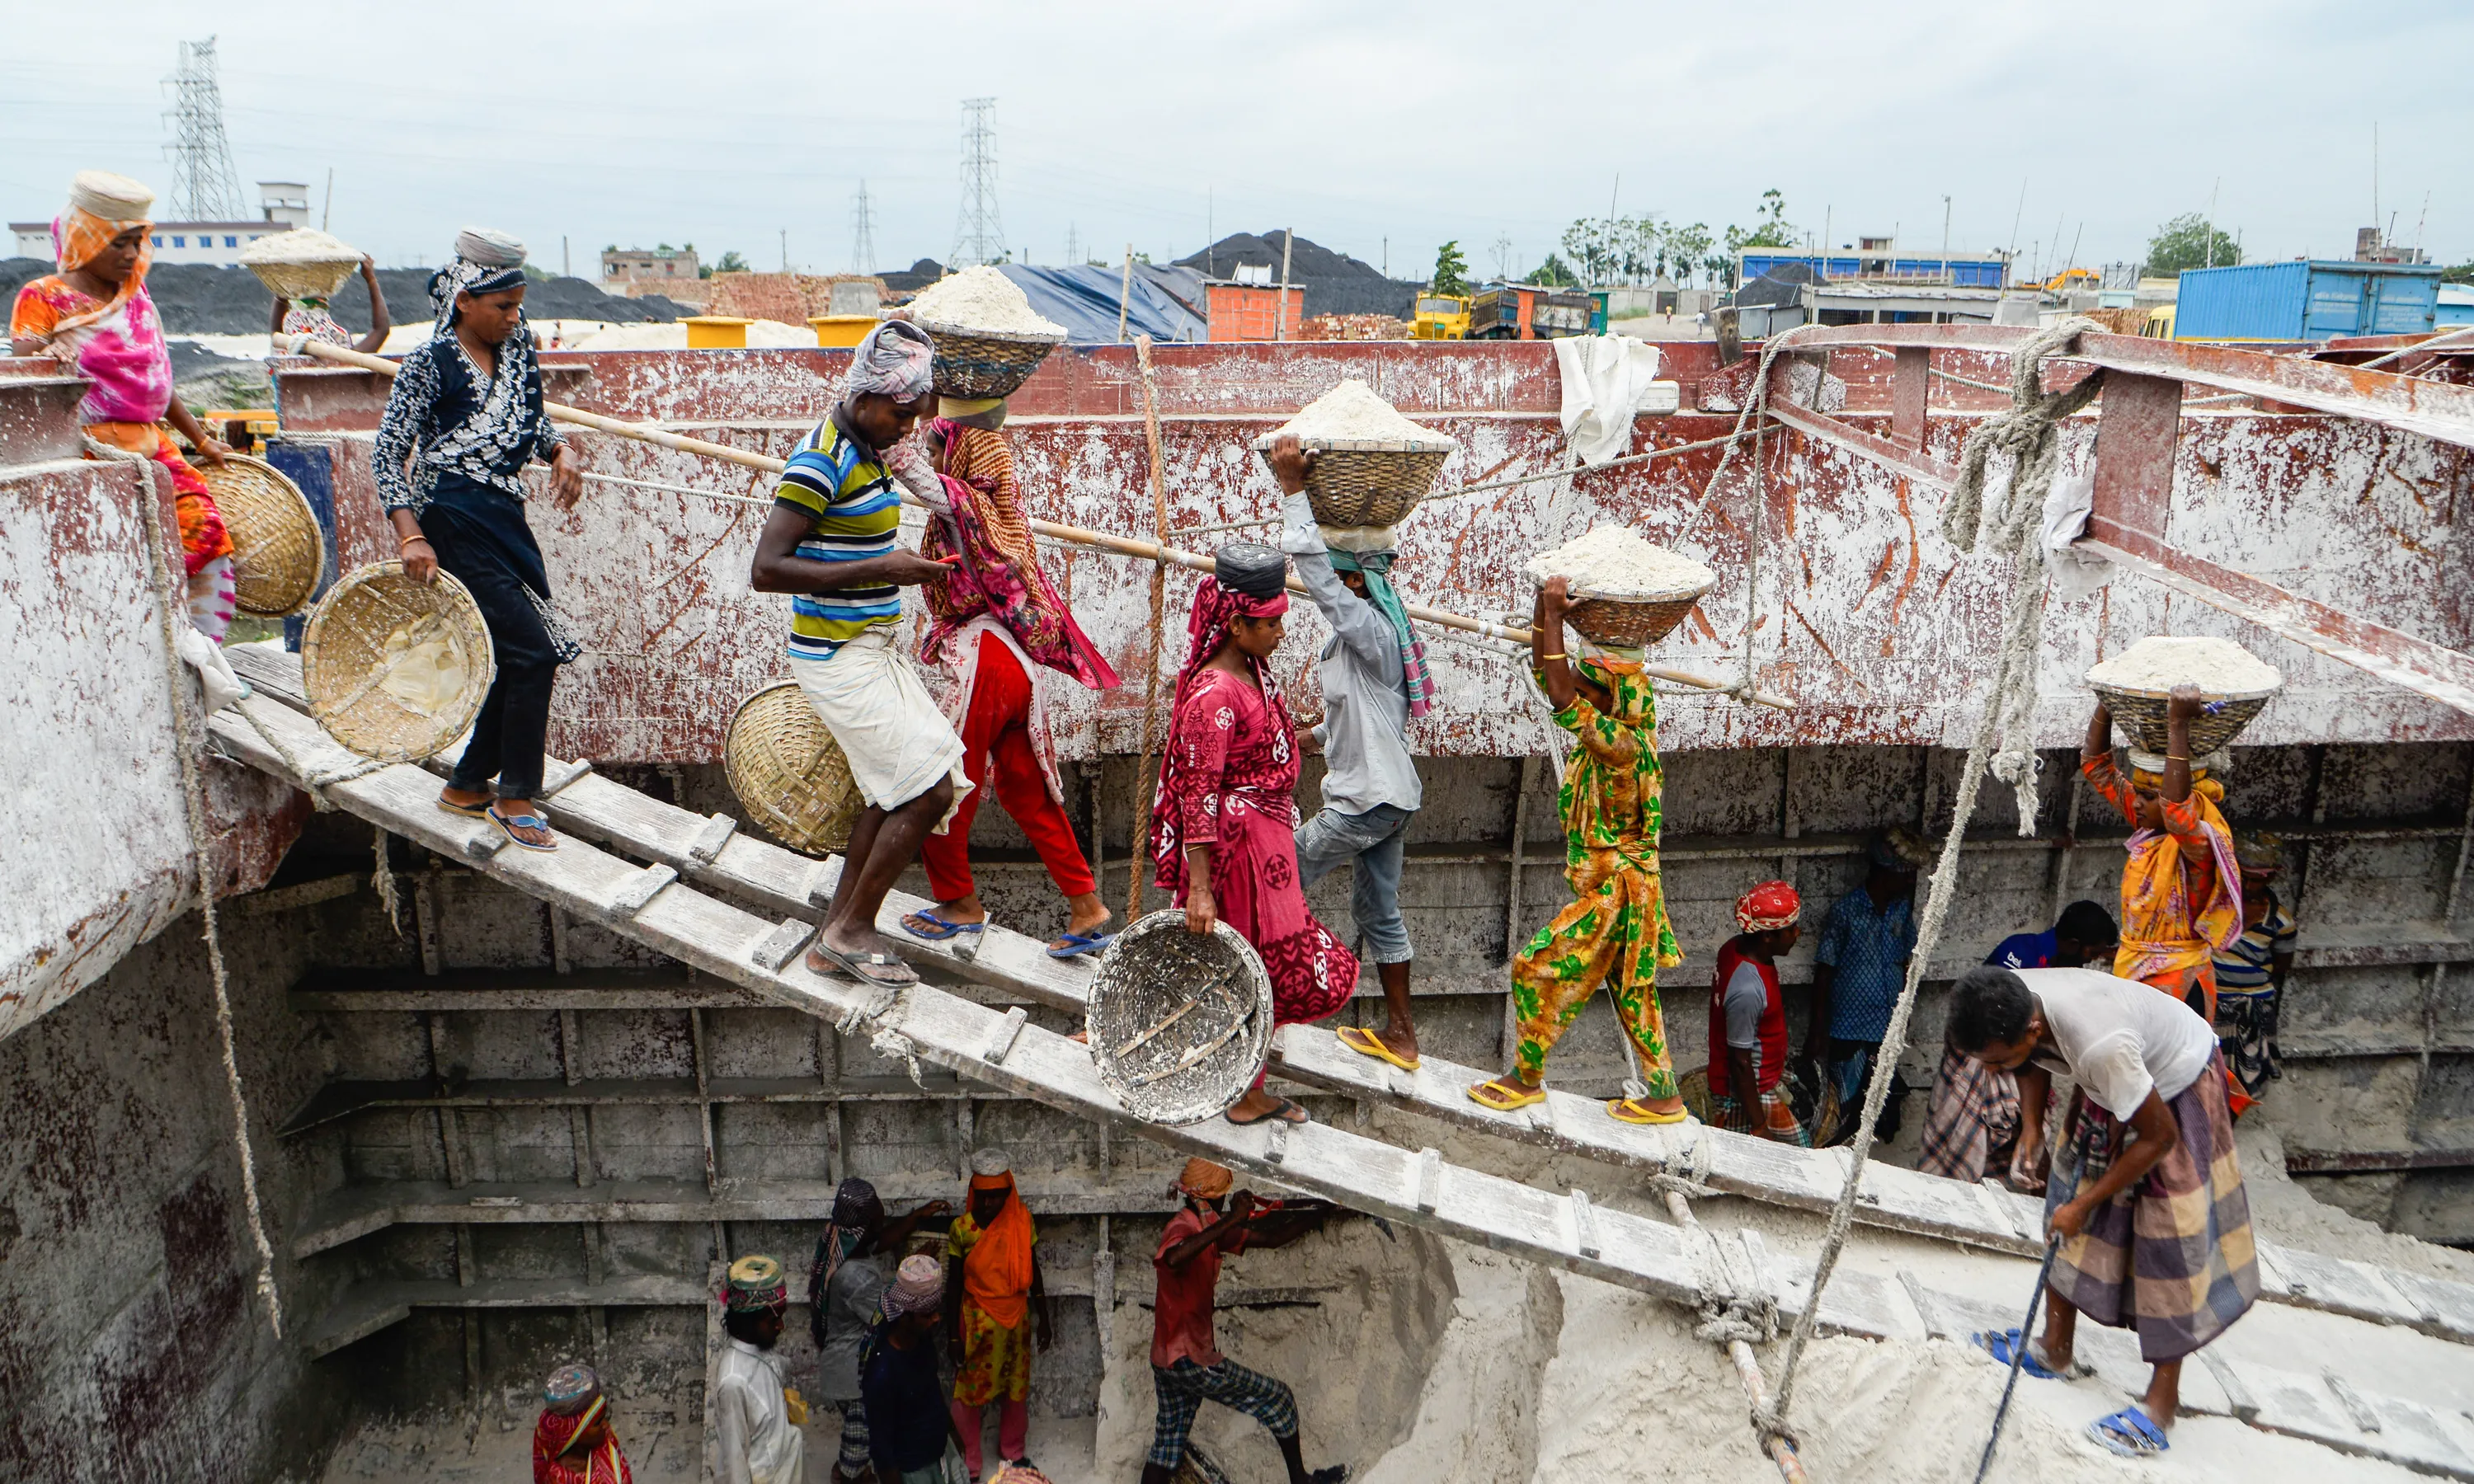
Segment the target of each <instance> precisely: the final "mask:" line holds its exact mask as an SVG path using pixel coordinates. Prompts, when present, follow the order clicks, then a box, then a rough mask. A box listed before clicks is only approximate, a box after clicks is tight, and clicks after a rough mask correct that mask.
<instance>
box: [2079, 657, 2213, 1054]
mask: <svg viewBox="0 0 2474 1484" xmlns="http://www.w3.org/2000/svg"><path fill="white" fill-rule="evenodd" d="M2200 706H2201V702H2200V700H2199V693H2198V691H2197V690H2195V688H2193V687H2191V686H2188V685H2180V686H2176V687H2174V690H2173V695H2172V699H2171V701H2170V702H2168V703H2167V706H2166V711H2165V737H2166V742H2165V755H2164V756H2162V757H2158V756H2155V755H2154V754H2147V753H2142V752H2138V751H2135V750H2134V751H2133V752H2132V753H2131V754H2130V769H2131V771H2130V777H2129V778H2127V779H2124V778H2122V772H2121V770H2120V769H2118V768H2116V767H2115V766H2114V762H2113V714H2112V713H2111V712H2110V711H2108V710H2107V709H2106V708H2105V706H2104V703H2103V702H2101V701H2099V702H2098V703H2097V707H2096V714H2095V715H2094V716H2092V717H2090V718H2089V720H2088V732H2087V741H2086V742H2085V743H2084V744H2082V745H2081V747H2080V749H2079V771H2080V772H2082V773H2084V774H2086V775H2087V780H2088V782H2089V783H2091V784H2093V785H2095V787H2096V790H2097V792H2098V793H2099V794H2102V795H2103V796H2104V797H2105V799H2106V800H2107V801H2109V802H2111V803H2112V804H2113V806H2114V807H2115V808H2117V809H2119V810H2121V811H2122V818H2123V819H2124V820H2125V821H2126V822H2127V823H2128V824H2129V826H2130V827H2131V830H2132V834H2131V836H2130V840H2129V842H2128V845H2129V850H2130V861H2129V863H2128V864H2127V865H2125V866H2123V867H2122V944H2121V946H2120V947H2119V948H2118V949H2117V950H2116V952H2115V955H2114V960H2113V971H2114V972H2115V973H2117V974H2119V975H2121V976H2122V978H2124V979H2137V980H2140V981H2142V982H2143V983H2147V984H2152V985H2154V986H2155V987H2156V988H2158V989H2160V990H2163V991H2164V992H2165V993H2168V994H2171V995H2172V996H2173V997H2174V998H2175V999H2178V1000H2181V1001H2182V1002H2183V1003H2185V1004H2187V1005H2189V1006H2190V1007H2191V1008H2192V1009H2193V1010H2195V1011H2197V1012H2198V1013H2199V1014H2200V1015H2202V1016H2204V1017H2207V1018H2209V1019H2210V1020H2214V1019H2215V1018H2216V1014H2217V970H2216V951H2217V950H2218V949H2219V948H2229V947H2231V946H2232V945H2233V944H2234V942H2235V941H2236V940H2237V939H2239V938H2241V937H2242V930H2243V910H2242V889H2241V881H2242V873H2241V868H2240V867H2239V866H2238V865H2237V864H2236V862H2235V859H2234V832H2233V828H2232V826H2229V825H2227V824H2226V823H2225V817H2224V815H2223V814H2222V813H2221V812H2220V811H2219V809H2218V808H2217V803H2218V801H2219V800H2221V799H2223V798H2224V796H2225V786H2224V785H2223V784H2222V783H2219V782H2218V781H2217V780H2216V779H2214V778H2209V777H2208V771H2209V764H2210V763H2211V762H2213V761H2215V760H2216V759H2217V758H2218V757H2219V754H2209V755H2208V756H2207V757H2202V758H2198V759H2196V760H2194V759H2193V758H2192V756H2191V718H2193V717H2194V716H2196V715H2198V714H2199V709H2200Z"/></svg>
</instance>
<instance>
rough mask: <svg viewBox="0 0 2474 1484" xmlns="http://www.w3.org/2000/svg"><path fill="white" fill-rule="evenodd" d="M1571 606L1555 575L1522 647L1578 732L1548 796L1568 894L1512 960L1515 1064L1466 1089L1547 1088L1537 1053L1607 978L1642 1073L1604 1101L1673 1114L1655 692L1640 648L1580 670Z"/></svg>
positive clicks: (1494, 1102) (1490, 1102)
mask: <svg viewBox="0 0 2474 1484" xmlns="http://www.w3.org/2000/svg"><path fill="white" fill-rule="evenodd" d="M1571 609H1572V596H1571V592H1570V590H1569V588H1568V586H1567V585H1566V584H1565V583H1564V579H1562V578H1560V577H1558V578H1555V579H1552V580H1551V581H1549V582H1548V583H1547V584H1546V585H1545V586H1544V587H1543V588H1541V589H1540V592H1539V594H1538V605H1537V608H1536V610H1535V612H1534V614H1533V616H1532V620H1531V624H1530V630H1529V653H1530V659H1531V662H1532V664H1533V665H1534V666H1535V667H1536V670H1537V674H1538V682H1539V684H1540V685H1541V686H1543V687H1544V689H1545V692H1546V699H1547V701H1548V702H1549V703H1550V704H1552V705H1553V706H1554V707H1555V725H1557V726H1559V727H1561V728H1563V729H1564V730H1566V731H1568V732H1570V733H1572V735H1573V737H1574V738H1575V739H1577V740H1578V741H1579V743H1580V746H1579V747H1577V748H1575V749H1574V750H1573V752H1572V755H1571V760H1570V761H1569V762H1567V763H1565V764H1564V783H1563V787H1562V788H1561V790H1559V791H1558V793H1557V795H1556V801H1555V802H1556V811H1557V812H1558V813H1559V814H1561V815H1562V817H1563V822H1564V879H1565V880H1566V881H1569V882H1570V883H1571V885H1572V898H1573V899H1572V904H1571V905H1570V906H1568V907H1565V908H1564V910H1563V911H1562V912H1559V913H1557V914H1556V915H1555V920H1554V921H1553V922H1549V923H1547V924H1546V925H1545V926H1544V927H1542V928H1540V929H1539V930H1538V934H1537V936H1535V937H1533V938H1531V939H1530V940H1529V945H1528V946H1527V947H1525V948H1523V949H1522V950H1521V952H1520V954H1519V956H1518V957H1517V958H1516V959H1515V960H1514V961H1513V965H1512V998H1513V1008H1514V1011H1515V1013H1516V1015H1517V1017H1518V1018H1519V1022H1520V1027H1519V1028H1520V1041H1519V1046H1518V1048H1517V1050H1516V1052H1515V1053H1514V1059H1513V1069H1512V1070H1511V1071H1510V1072H1507V1073H1505V1074H1504V1075H1503V1076H1501V1077H1497V1078H1494V1079H1493V1080H1492V1081H1489V1082H1481V1083H1479V1084H1478V1085H1477V1086H1475V1087H1473V1088H1471V1089H1469V1097H1470V1098H1471V1099H1472V1100H1474V1101H1475V1102H1477V1103H1479V1104H1481V1105H1483V1106H1485V1107H1488V1108H1492V1109H1496V1110H1503V1111H1508V1110H1511V1109H1515V1108H1523V1107H1526V1106H1528V1105H1529V1104H1531V1103H1535V1102H1538V1101H1539V1100H1540V1099H1541V1098H1543V1097H1544V1096H1545V1095H1546V1091H1545V1088H1544V1086H1543V1083H1544V1077H1545V1068H1546V1054H1547V1052H1549V1051H1551V1050H1553V1049H1554V1046H1555V1042H1556V1041H1558V1040H1559V1039H1561V1038H1562V1036H1563V1034H1564V1031H1565V1030H1566V1029H1567V1028H1568V1027H1569V1026H1570V1025H1571V1023H1572V1021H1573V1020H1574V1019H1576V1018H1577V1017H1579V1016H1580V1014H1581V1010H1582V1007H1584V1006H1586V1005H1587V1004H1589V996H1590V995H1591V994H1593V993H1596V992H1597V988H1598V986H1599V984H1600V983H1602V982H1605V983H1610V984H1611V985H1612V988H1613V995H1612V997H1613V1000H1614V1002H1615V1015H1616V1017H1617V1018H1619V1019H1620V1020H1622V1022H1623V1029H1624V1037H1625V1039H1626V1040H1627V1041H1629V1042H1630V1043H1631V1045H1632V1053H1633V1061H1634V1063H1635V1064H1636V1065H1637V1066H1638V1068H1639V1071H1640V1076H1639V1078H1638V1080H1637V1085H1632V1084H1628V1085H1627V1086H1626V1088H1625V1096H1623V1097H1621V1098H1618V1099H1616V1100H1615V1101H1613V1102H1612V1103H1609V1104H1608V1105H1607V1112H1609V1113H1613V1115H1614V1116H1615V1117H1617V1118H1621V1119H1623V1120H1624V1121H1626V1122H1628V1123H1681V1122H1683V1121H1684V1117H1685V1113H1684V1094H1683V1089H1681V1088H1679V1087H1678V1086H1677V1085H1676V1081H1675V1068H1674V1066H1673V1065H1671V1064H1670V1063H1669V1060H1668V1057H1667V1051H1666V1024H1665V1019H1664V1017H1662V1016H1661V1013H1660V1009H1659V1003H1658V970H1659V969H1664V968H1673V967H1674V966H1675V965H1677V964H1681V963H1683V962H1684V952H1683V950H1682V949H1681V948H1679V947H1677V946H1676V944H1675V928H1674V925H1673V924H1672V923H1670V922H1668V921H1667V917H1666V895H1665V889H1664V886H1663V883H1662V882H1661V880H1660V877H1659V870H1658V832H1659V826H1660V821H1661V802H1660V795H1661V789H1662V787H1663V785H1664V776H1663V773H1662V771H1661V768H1660V767H1659V761H1658V703H1657V700H1656V698H1655V697H1653V696H1652V695H1651V694H1650V689H1649V680H1648V677H1646V676H1645V675H1643V674H1642V673H1641V666H1640V662H1639V660H1638V658H1618V657H1616V656H1614V655H1613V654H1610V653H1608V652H1606V651H1599V652H1597V653H1595V654H1590V655H1585V656H1583V657H1582V659H1581V662H1580V664H1579V666H1578V667H1577V669H1576V668H1575V667H1573V666H1572V665H1571V663H1570V661H1569V658H1568V657H1567V656H1566V655H1565V654H1564V648H1563V646H1564V615H1565V614H1566V613H1568V612H1570V611H1571Z"/></svg>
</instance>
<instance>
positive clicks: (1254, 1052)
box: [1083, 908, 1272, 1124]
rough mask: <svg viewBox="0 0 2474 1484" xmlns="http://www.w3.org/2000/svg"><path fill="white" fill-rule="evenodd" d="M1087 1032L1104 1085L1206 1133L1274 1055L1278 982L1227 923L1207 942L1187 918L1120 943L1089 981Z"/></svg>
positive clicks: (1161, 920)
mask: <svg viewBox="0 0 2474 1484" xmlns="http://www.w3.org/2000/svg"><path fill="white" fill-rule="evenodd" d="M1086 1004H1087V1007H1088V1008H1087V1009H1086V1010H1085V1011H1084V1014H1083V1024H1084V1028H1085V1029H1086V1030H1087V1031H1088V1032H1089V1034H1090V1040H1091V1061H1092V1064H1093V1065H1094V1066H1095V1067H1097V1068H1098V1070H1099V1073H1100V1080H1101V1082H1103V1083H1104V1084H1105V1085H1106V1086H1107V1088H1108V1090H1109V1091H1111V1092H1114V1093H1115V1094H1117V1100H1118V1101H1119V1102H1121V1103H1123V1104H1124V1105H1125V1106H1126V1110H1127V1111H1128V1113H1133V1114H1135V1115H1136V1116H1138V1117H1141V1118H1146V1119H1149V1120H1150V1121H1152V1122H1153V1123H1169V1124H1182V1123H1199V1122H1201V1121H1202V1120H1203V1119H1205V1118H1208V1117H1210V1116H1212V1115H1213V1114H1214V1113H1225V1112H1226V1111H1227V1109H1228V1107H1229V1105H1230V1104H1233V1103H1235V1102H1236V1101H1237V1100H1238V1099H1239V1098H1241V1097H1243V1096H1245V1095H1246V1089H1247V1088H1248V1087H1249V1086H1251V1085H1252V1083H1253V1081H1254V1074H1255V1073H1256V1072H1258V1071H1261V1070H1262V1069H1263V1059H1264V1058H1265V1057H1266V1056H1269V1055H1270V1054H1271V1050H1272V976H1271V974H1270V973H1269V972H1268V971H1267V970H1265V969H1264V968H1263V961H1262V959H1261V958H1260V957H1258V956H1257V955H1256V954H1255V952H1254V948H1253V945H1251V944H1249V943H1248V942H1247V941H1246V940H1245V939H1243V938H1241V937H1239V936H1238V935H1237V930H1236V929H1235V928H1233V927H1230V926H1229V925H1228V924H1227V923H1225V922H1222V923H1220V924H1219V925H1218V926H1217V927H1216V928H1215V929H1214V930H1213V932H1212V935H1211V936H1210V937H1208V938H1201V937H1197V936H1196V935H1194V934H1193V933H1190V932H1188V931H1186V927H1185V913H1184V912H1183V911H1182V910H1179V909H1176V908H1172V909H1170V910H1168V911H1165V912H1154V913H1152V914H1150V915H1149V916H1147V917H1145V918H1143V919H1142V920H1141V921H1139V922H1135V923H1134V924H1133V925H1132V926H1130V927H1128V928H1127V929H1126V930H1125V931H1124V932H1122V933H1119V934H1118V935H1117V941H1116V942H1114V943H1112V944H1110V945H1108V948H1107V951H1106V952H1104V953H1103V954H1102V955H1101V957H1100V971H1099V973H1097V974H1096V975H1094V976H1093V977H1092V979H1091V988H1090V994H1089V998H1088V1000H1087V1001H1086Z"/></svg>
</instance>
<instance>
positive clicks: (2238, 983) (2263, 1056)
mask: <svg viewBox="0 0 2474 1484" xmlns="http://www.w3.org/2000/svg"><path fill="white" fill-rule="evenodd" d="M2234 859H2235V861H2236V862H2237V863H2238V864H2239V865H2240V866H2241V867H2242V903H2243V930H2242V936H2240V937H2238V938H2236V939H2235V940H2234V942H2233V945H2232V946H2231V947H2229V948H2219V949H2218V950H2217V953H2216V975H2217V1040H2218V1041H2219V1044H2221V1045H2222V1046H2223V1047H2224V1048H2225V1065H2227V1066H2229V1067H2231V1068H2232V1069H2233V1073H2234V1076H2235V1077H2236V1078H2238V1079H2239V1080H2240V1081H2241V1083H2242V1085H2243V1089H2244V1091H2245V1092H2248V1093H2251V1094H2253V1095H2254V1096H2255V1095H2257V1093H2258V1092H2259V1089H2262V1088H2264V1087H2266V1086H2268V1083H2270V1082H2271V1081H2273V1080H2275V1079H2276V1078H2279V1077H2282V1076H2284V1075H2285V1073H2284V1072H2283V1071H2282V1070H2281V1069H2279V1068H2278V1066H2277V1065H2276V1056H2277V1051H2276V1025H2277V1012H2278V1007H2279V1006H2280V1004H2281V1003H2282V1002H2283V1000H2284V998H2285V978H2286V975H2288V974H2290V973H2292V971H2293V943H2294V940H2295V938H2297V937H2298V936H2300V934H2301V931H2302V929H2301V927H2300V925H2299V924H2298V923H2296V922H2294V920H2293V914H2292V911H2291V910H2289V909H2288V908H2287V907H2286V905H2285V904H2284V903H2283V902H2281V901H2279V900H2278V899H2277V897H2276V888H2275V885H2274V883H2275V880H2276V874H2277V873H2278V872H2280V871H2282V870H2284V869H2285V850H2284V846H2283V845H2282V843H2280V842H2279V841H2278V840H2277V838H2276V837H2275V836H2274V835H2268V834H2263V833H2261V832H2259V831H2258V830H2244V831H2243V832H2242V833H2241V834H2239V835H2236V836H2235V837H2234ZM2235 1112H2237V1113H2239V1112H2241V1107H2240V1106H2239V1103H2238V1104H2237V1106H2236V1109H2235Z"/></svg>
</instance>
